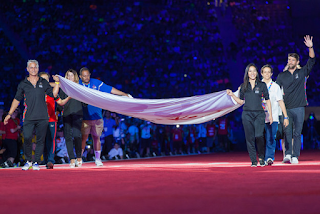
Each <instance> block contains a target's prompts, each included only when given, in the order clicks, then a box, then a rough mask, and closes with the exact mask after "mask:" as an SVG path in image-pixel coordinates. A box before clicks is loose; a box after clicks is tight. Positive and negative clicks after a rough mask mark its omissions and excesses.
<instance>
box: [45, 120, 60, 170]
mask: <svg viewBox="0 0 320 214" xmlns="http://www.w3.org/2000/svg"><path fill="white" fill-rule="evenodd" d="M56 134H57V122H49V124H48V128H47V134H46V143H45V149H44V151H43V157H44V160H45V162H46V164H47V163H48V162H51V163H53V164H54V163H55V161H54V156H55V148H56Z"/></svg>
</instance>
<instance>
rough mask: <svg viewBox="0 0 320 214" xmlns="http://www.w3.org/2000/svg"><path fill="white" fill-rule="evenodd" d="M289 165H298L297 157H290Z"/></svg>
mask: <svg viewBox="0 0 320 214" xmlns="http://www.w3.org/2000/svg"><path fill="white" fill-rule="evenodd" d="M291 163H292V164H298V163H299V160H298V158H297V157H292V160H291Z"/></svg>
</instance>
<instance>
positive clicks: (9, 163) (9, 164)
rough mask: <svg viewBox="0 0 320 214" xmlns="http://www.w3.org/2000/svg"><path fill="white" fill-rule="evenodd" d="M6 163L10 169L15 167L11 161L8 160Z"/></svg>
mask: <svg viewBox="0 0 320 214" xmlns="http://www.w3.org/2000/svg"><path fill="white" fill-rule="evenodd" d="M5 163H6V164H7V165H8V166H9V167H13V163H12V162H11V161H10V160H7V161H6V162H5Z"/></svg>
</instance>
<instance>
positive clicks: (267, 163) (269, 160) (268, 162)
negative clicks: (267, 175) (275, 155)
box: [266, 158, 273, 166]
mask: <svg viewBox="0 0 320 214" xmlns="http://www.w3.org/2000/svg"><path fill="white" fill-rule="evenodd" d="M272 164H273V160H272V158H268V160H267V161H266V165H268V166H271V165H272Z"/></svg>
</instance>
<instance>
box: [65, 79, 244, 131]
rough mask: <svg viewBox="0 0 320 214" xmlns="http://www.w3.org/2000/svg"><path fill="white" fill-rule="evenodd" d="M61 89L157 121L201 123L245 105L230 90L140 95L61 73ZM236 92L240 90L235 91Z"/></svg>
mask: <svg viewBox="0 0 320 214" xmlns="http://www.w3.org/2000/svg"><path fill="white" fill-rule="evenodd" d="M59 79H60V87H61V89H62V90H63V91H64V92H65V93H66V94H67V95H68V96H70V97H72V98H73V99H76V100H79V101H81V102H83V103H87V104H90V105H93V106H96V107H99V108H101V109H106V110H109V111H111V112H116V113H119V114H122V115H127V116H131V117H135V118H139V119H142V120H147V121H150V122H153V123H157V124H165V125H176V124H181V125H183V124H199V123H204V122H207V121H210V120H214V119H215V118H218V117H221V116H223V115H225V114H228V113H229V112H232V111H234V110H235V109H237V108H239V107H240V106H241V105H239V104H237V103H236V102H235V101H234V100H233V98H231V97H230V96H229V95H227V93H226V90H224V91H220V92H215V93H210V94H205V95H200V96H192V97H183V98H170V99H137V98H129V97H126V96H118V95H113V94H109V93H105V92H101V91H97V90H95V89H91V88H87V87H85V86H82V85H80V84H77V83H75V82H72V81H70V80H68V79H65V78H63V77H61V76H59ZM235 94H236V96H237V94H238V91H237V92H235Z"/></svg>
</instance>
